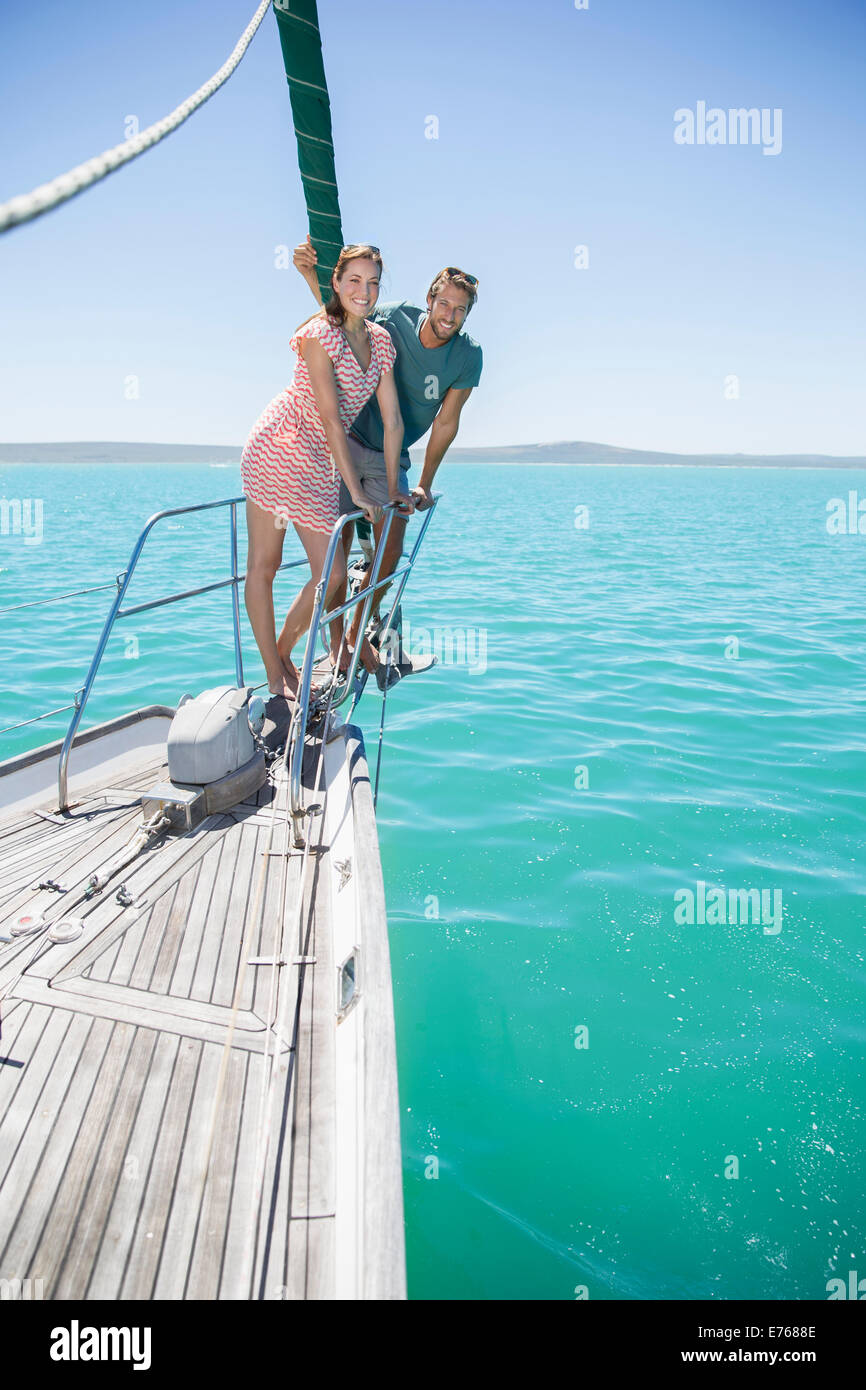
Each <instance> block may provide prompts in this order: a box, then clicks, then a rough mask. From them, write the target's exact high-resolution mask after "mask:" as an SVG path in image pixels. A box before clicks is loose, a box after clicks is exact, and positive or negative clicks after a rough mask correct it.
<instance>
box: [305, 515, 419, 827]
mask: <svg viewBox="0 0 866 1390" xmlns="http://www.w3.org/2000/svg"><path fill="white" fill-rule="evenodd" d="M438 502H439V497H438V496H436V497H434V498H433V502H432V504H431V505H430V506H429V507H427V508H426V509H425V510H424V512H423V513H422V514H421V515H422V516H423V521H422V523H421V528H420V530H419V532H418V535H417V537H416V538H415V544H414V545H413V547H412V550H411V553H410V555H409V559H408V560H407V561H406V563H405V565H403V566H402V567H400V568H398V569H396V570H395V571H394V573H393V574H388V575H386V576H385V577H384V578H383V579H379V570H380V568H381V565H382V558H383V556H384V554H385V548H386V546H387V543H388V535H389V533H390V530H391V523H392V521H393V519H394V515H395V512H396V511H397V509H398V507H399V503H397V502H389V503H388V504H387V506H386V507H385V508H384V512H385V524H384V526H383V527H382V534H381V536H380V537H379V543H378V545H377V546H376V553H375V555H374V556H373V562H372V565H371V567H370V573H369V577H368V579H367V581H366V584H365V587H364V588H363V589H362V590H361V591H360V593H356V594H353V595H352V596H351V597H350V598H348V599H346V601H345V603H341V604H340V605H339V607H337V608H333V609H331V611H330V612H327V613H326V612H323V609H324V607H325V599H326V596H327V593H328V589H329V588H330V578H331V571H332V569H333V566H334V558H335V556H336V554H337V547H338V545H340V544H341V543H342V534H343V528H344V527H345V526H347V525H348V524H349V523H350V522H354V521H357V520H359V519H360V518H361V517H363V515H364V513H363V512H361V511H356V512H347V513H346V514H345V515H344V516H341V517H340V518H339V520H338V521H336V522H335V523H334V527H333V529H332V531H331V537H330V540H329V542H328V549H327V551H326V553H325V562H324V565H323V566H322V574H321V578H320V579H319V582H318V584H317V586H316V598H315V603H314V607H313V616H312V620H311V622H310V628H309V632H308V633H307V645H306V648H305V650H304V663H303V666H302V668H301V680H300V685H299V688H298V698H297V700H296V701H295V707H294V711H293V715H292V722H291V728H290V732H289V768H290V772H289V778H290V806H291V814H292V822H293V827H294V843H295V847H296V848H298V847H300V846H302V845H303V844H304V834H303V830H302V824H303V820H304V817H305V816H306V814H307V811H306V809H305V808H304V806H303V798H302V793H301V774H302V771H303V763H304V735H305V733H306V729H307V723H308V721H309V715H310V690H311V687H312V679H313V666H314V663H315V653H316V643H317V640H318V635H319V633H320V632H323V629H324V628H325V626H326V625H327V624H329V623H332V622H333V621H334V620H335V619H336V618H339V617H341V616H342V615H343V614H344V613H346V612H347V611H348V610H349V609H350V608H355V607H357V606H358V605H359V604H361V603H362V601H363V608H362V611H361V616H360V619H359V621H358V629H357V640H356V642H355V646H354V650H353V651H352V658H351V661H350V663H349V669H348V671H347V672H346V679H345V686H344V688H343V689H342V690H341V691H337V690H336V688H335V689H332V691H331V692H330V694H329V698H328V705H327V714H328V717H329V716H330V711H331V710H334V709H336V708H337V707H338V706H339V705H341V704H343V702H344V701H345V700H347V699H348V697H349V695H350V693H352V691H353V690H354V689H355V676H356V672H357V669H358V660H359V657H360V653H361V645H362V643H363V640H364V633H365V631H366V627H367V621H368V618H369V614H370V607H371V604H372V602H373V595H374V593H376V592H377V591H378V590H379V589H382V588H384V587H385V586H386V585H389V584H392V583H394V582H395V581H397V580H399V583H398V585H397V590H396V593H395V594H394V598H393V601H392V603H391V609H390V612H389V614H388V617H387V619H386V620H385V622H384V623H383V624H382V626H381V631H382V632H383V633H386V634H387V633H390V630H391V624H392V622H393V621H394V615H395V613H396V611H397V606H398V604H399V602H400V599H401V597H402V595H403V590H404V589H405V587H406V582H407V580H408V578H409V575H410V574H411V572H412V568H413V566H414V564H415V559H416V556H417V554H418V551H419V549H420V547H421V542H422V541H423V539H424V536H425V534H426V532H427V527H428V526H429V525H430V522H431V520H432V518H433V513H434V511H435V510H436V506H437V504H438ZM337 678H338V671H337V670H335V671H334V675H333V681H334V683H336V681H337ZM366 678H367V673H366V671H365V672H364V675H363V676H362V678H361V680H362V681H363V682H366ZM359 693H360V692H358V691H356V692H355V701H356V702H357V697H358V694H359ZM353 708H354V704H353ZM327 734H328V730H327V729H324V730H323V732H322V738H323V739H325V738H327Z"/></svg>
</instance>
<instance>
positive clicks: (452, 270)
mask: <svg viewBox="0 0 866 1390" xmlns="http://www.w3.org/2000/svg"><path fill="white" fill-rule="evenodd" d="M439 274H440V275H461V276H462V277H463V279H464V280H468V281H469V283H470V285H476V286H477V284H478V281H477V280H476V278H475V276H474V275H470V274H469V272H468V271H467V270H459V269H458V268H457V266H456V265H446V267H445V269H444V270H440V272H439ZM437 278H438V277H437Z"/></svg>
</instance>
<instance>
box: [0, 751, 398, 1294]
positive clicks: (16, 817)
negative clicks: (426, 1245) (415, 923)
mask: <svg viewBox="0 0 866 1390" xmlns="http://www.w3.org/2000/svg"><path fill="white" fill-rule="evenodd" d="M313 751H314V752H316V753H317V752H318V747H315V748H314V749H313ZM165 780H167V768H166V766H165V764H164V763H163V762H162V758H161V756H160V757H159V759H158V760H154V758H153V757H152V756H151V757H150V758H149V760H147V761H145V762H141V761H136V757H135V755H131V757H130V765H129V766H128V768H126V769H125V770H124V771H123V773H122V775H119V776H118V775H113V776H112V778H111V783H110V786H107V785H105V784H104V783H101V781H100V779H99V777H98V776H94V778H93V781H92V783H91V785H90V786H89V787H88V788H87V789H86V790H84V791H78V792H76V797H77V804H75V805H74V806H73V808H72V810H71V813H70V814H69V815H68V816H66V817H64V818H62V819H61V820H51V819H45V818H43V817H42V816H40V815H39V814H37V812H36V811H35V810H24V811H21V812H15V810H14V808H12V810H11V811H10V812H8V813H7V814H6V815H5V816H4V817H3V819H2V820H0V931H3V930H4V929H5V930H6V931H7V932H8V928H9V926H10V924H11V923H12V922H13V921H15V920H16V919H17V918H18V917H19V916H20V914H22V913H23V912H25V911H31V910H33V908H34V905H35V907H36V909H37V910H40V911H41V910H45V912H46V916H48V917H49V918H50V919H52V920H57V919H59V918H60V917H62V916H63V915H64V914H65V912H70V913H71V914H72V915H75V916H79V917H82V918H83V921H84V931H83V933H82V935H81V936H80V937H79V938H78V939H77V940H75V941H73V942H70V943H58V944H54V943H52V942H51V941H49V940H48V939H47V936H46V935H45V933H42V934H41V935H38V936H34V937H17V938H15V939H13V940H12V941H8V942H2V943H0V1016H2V1039H0V1280H7V1281H9V1280H26V1279H30V1280H31V1281H33V1280H41V1281H42V1288H43V1289H44V1296H45V1297H47V1298H55V1299H74V1300H78V1299H100V1298H101V1299H123V1300H126V1299H151V1298H156V1299H280V1298H292V1299H294V1298H361V1297H365V1298H402V1297H405V1263H404V1252H403V1225H402V1215H403V1213H402V1187H401V1163H400V1143H399V1114H398V1106H397V1080H396V1059H395V1055H394V1031H393V1006H392V999H391V980H390V964H389V956H388V941H387V925H386V920H385V912H384V894H383V890H382V881H381V870H380V865H379V858H378V845H377V840H376V831H375V822H374V819H373V810H372V801H371V797H370V789H369V777H368V773H367V764H366V759H365V757H364V750H363V742H362V740H361V737H360V734H359V733H358V731H357V730H355V729H352V728H350V727H344V728H343V729H342V730H341V731H340V732H339V734H338V736H337V737H336V738H335V739H334V740H333V742H332V743H330V744H327V745H326V751H325V758H324V783H325V785H324V787H320V789H319V791H318V792H316V793H313V792H308V793H307V797H308V799H309V800H311V801H316V802H317V803H319V804H321V805H322V806H323V811H322V813H321V814H318V815H315V816H312V817H311V818H310V822H309V823H310V826H311V835H310V844H309V847H308V849H307V850H306V851H299V850H296V849H293V848H292V843H291V826H290V823H289V820H288V815H287V810H286V805H287V799H288V798H287V785H286V782H285V775H284V774H282V775H279V774H278V775H274V774H273V773H272V775H271V778H270V779H269V782H268V783H267V784H266V785H265V787H263V788H262V790H261V791H260V792H259V793H258V795H257V796H256V797H255V798H253V799H251V800H249V801H247V802H244V803H241V804H240V805H238V806H236V807H234V808H233V809H232V810H230V811H228V812H225V813H223V814H220V815H217V816H211V817H209V818H208V819H207V820H205V821H203V822H202V823H201V824H200V825H198V826H197V827H196V828H195V829H194V830H192V831H191V832H189V833H187V834H185V835H180V836H179V835H170V836H167V837H165V838H164V839H162V841H161V842H160V843H159V844H158V845H156V846H155V847H152V848H150V849H148V850H146V851H145V852H143V853H141V854H140V855H139V856H138V858H137V859H136V860H135V861H134V863H133V864H131V865H130V866H129V867H128V868H125V869H124V870H123V871H122V872H121V873H120V874H119V875H118V877H117V878H116V879H113V880H112V881H111V882H110V883H109V884H108V886H107V887H106V888H105V889H104V891H103V892H102V893H101V894H98V895H97V896H96V897H94V898H93V899H92V900H90V901H88V902H85V903H82V904H79V905H78V906H75V907H68V908H64V903H70V904H71V903H72V902H73V901H74V900H75V899H76V898H77V897H78V896H79V894H80V893H81V891H82V890H83V888H84V886H85V884H86V882H87V880H88V878H89V876H90V874H91V873H93V872H94V870H95V869H96V868H98V867H100V866H102V865H104V864H105V863H106V862H107V861H108V860H109V859H111V858H112V857H113V856H114V855H115V854H116V853H117V852H118V850H119V849H120V848H121V847H122V846H123V845H124V844H125V843H126V841H127V840H128V839H129V837H130V836H131V835H132V833H133V832H134V830H135V828H136V827H137V825H138V824H139V823H140V821H141V807H140V804H139V797H140V795H141V793H142V792H145V791H147V790H148V789H149V788H150V787H151V786H153V785H154V784H155V783H157V782H161V781H165ZM2 791H3V769H2V768H0V794H2ZM49 804H50V799H47V800H46V806H47V805H49ZM47 878H51V879H53V880H55V881H59V882H61V883H63V884H64V885H68V887H69V891H68V892H67V893H66V894H64V895H61V894H58V893H52V892H50V891H49V890H42V891H41V892H40V891H38V890H36V889H35V888H34V885H37V884H38V883H39V882H40V881H42V880H45V879H47ZM121 883H123V884H124V885H125V886H126V888H127V890H128V893H129V894H130V895H131V897H132V900H133V901H132V904H131V905H128V906H123V905H121V903H120V902H118V900H117V890H118V887H119V885H120V884H121ZM350 957H351V958H352V967H353V969H352V973H353V974H354V980H355V984H354V994H353V995H352V996H351V998H349V999H348V1000H347V998H346V995H347V994H348V993H349V986H348V985H347V978H348V976H347V972H343V974H342V975H341V970H340V968H341V966H343V964H344V963H345V962H346V960H347V959H348V958H350ZM279 962H282V963H279Z"/></svg>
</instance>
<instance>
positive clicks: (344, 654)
mask: <svg viewBox="0 0 866 1390" xmlns="http://www.w3.org/2000/svg"><path fill="white" fill-rule="evenodd" d="M338 658H339V661H340V670H341V671H343V672H346V671H348V669H349V662H350V661H351V660H352V653H351V651H350V650H349V648H348V647H347V645H346V643H345V642H342V643H341V644H340V647H339V649H338V650H337V651H335V650H334V648H333V647H332V648H331V650H330V651H329V652H328V660H329V661H330V663H331V669H332V670H333V671H335V670H336V669H337V659H338Z"/></svg>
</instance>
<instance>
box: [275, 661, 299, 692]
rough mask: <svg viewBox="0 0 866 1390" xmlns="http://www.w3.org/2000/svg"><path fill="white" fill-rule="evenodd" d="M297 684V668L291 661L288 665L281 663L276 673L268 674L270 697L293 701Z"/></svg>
mask: <svg viewBox="0 0 866 1390" xmlns="http://www.w3.org/2000/svg"><path fill="white" fill-rule="evenodd" d="M299 684H300V675H299V673H298V668H297V667H296V666H295V664H294V662H292V661H291V660H290V661H289V662H288V663H286V662H285V661H283V662H282V663H281V665H280V667H279V669H278V670H277V671H269V672H268V690H269V691H270V692H271V694H272V695H282V696H284V698H285V699H287V700H294V698H295V696H296V695H297V693H298V686H299Z"/></svg>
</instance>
